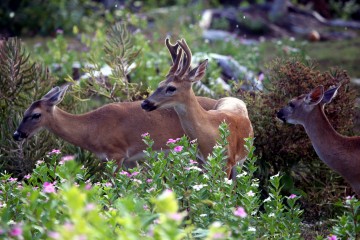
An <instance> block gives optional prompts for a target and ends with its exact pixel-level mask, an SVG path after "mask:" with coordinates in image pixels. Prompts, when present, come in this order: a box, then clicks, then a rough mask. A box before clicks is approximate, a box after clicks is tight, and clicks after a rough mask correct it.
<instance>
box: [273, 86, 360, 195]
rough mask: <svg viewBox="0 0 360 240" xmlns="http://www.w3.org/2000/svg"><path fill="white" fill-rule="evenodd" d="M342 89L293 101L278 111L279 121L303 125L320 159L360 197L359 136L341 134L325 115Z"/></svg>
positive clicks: (313, 92)
mask: <svg viewBox="0 0 360 240" xmlns="http://www.w3.org/2000/svg"><path fill="white" fill-rule="evenodd" d="M340 86H341V84H339V85H338V86H336V87H331V88H329V89H328V90H327V91H324V87H323V86H321V85H320V86H318V87H316V88H314V89H312V90H311V91H310V92H309V93H308V94H302V95H300V96H298V97H296V98H293V99H292V100H290V101H289V103H288V105H287V106H285V107H283V108H282V109H281V110H279V111H278V112H277V118H278V119H280V120H282V121H283V122H284V123H290V124H300V125H302V126H303V127H304V128H305V131H306V133H307V135H308V136H309V138H310V140H311V143H312V146H313V147H314V149H315V152H316V154H317V155H318V157H319V158H320V159H321V160H322V161H323V162H324V163H325V164H326V165H327V166H328V167H329V168H330V169H332V170H334V171H335V172H337V173H339V174H340V175H341V176H342V177H343V178H344V179H345V180H346V181H347V182H349V183H350V185H351V187H352V188H353V190H354V191H355V193H356V194H357V195H358V196H360V136H353V137H348V136H343V135H341V134H339V133H338V132H337V131H336V130H335V129H334V128H333V126H332V125H331V123H330V121H329V120H328V118H327V117H326V115H325V113H324V106H325V105H326V104H328V103H330V102H331V101H332V100H333V99H334V98H335V96H336V94H337V91H338V89H339V88H340Z"/></svg>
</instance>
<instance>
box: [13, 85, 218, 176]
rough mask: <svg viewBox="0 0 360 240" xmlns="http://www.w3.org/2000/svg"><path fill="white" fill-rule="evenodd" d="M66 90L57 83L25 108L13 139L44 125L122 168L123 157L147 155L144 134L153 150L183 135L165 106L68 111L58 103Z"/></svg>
mask: <svg viewBox="0 0 360 240" xmlns="http://www.w3.org/2000/svg"><path fill="white" fill-rule="evenodd" d="M66 90H67V86H66V87H63V88H60V87H55V88H53V89H51V90H50V92H48V93H47V94H46V95H45V96H44V97H43V98H42V99H40V100H38V101H35V102H34V103H32V104H31V106H30V107H29V108H28V109H27V110H26V111H25V114H24V118H23V120H22V122H21V123H20V126H19V127H18V129H17V130H16V132H15V133H14V135H13V137H14V139H15V140H18V141H20V140H23V139H25V138H28V137H31V136H32V135H34V134H35V133H36V131H37V130H39V129H41V128H45V129H47V130H49V131H51V132H53V133H54V134H55V135H57V136H59V137H60V138H62V139H64V140H65V141H67V142H69V143H71V144H74V145H76V146H79V147H81V148H83V149H86V150H89V151H90V152H92V153H95V154H96V155H97V156H98V157H99V158H101V159H103V160H106V159H114V160H116V162H117V164H118V167H117V170H119V168H120V166H121V165H122V163H123V161H124V160H126V161H125V164H126V165H127V166H134V164H133V163H134V161H137V160H140V159H142V158H143V157H144V156H143V150H144V149H145V147H146V145H145V144H144V143H143V141H142V138H141V134H143V133H146V132H148V133H149V134H150V136H151V138H152V139H153V140H154V142H155V143H154V146H153V149H154V150H161V149H162V148H167V147H166V142H167V140H168V139H169V138H177V137H182V136H183V135H184V131H183V130H182V128H181V127H180V122H179V120H178V117H177V115H176V113H175V112H174V111H173V110H171V109H169V110H166V109H164V110H163V111H159V112H154V113H152V114H151V115H149V114H147V113H145V111H144V110H142V109H141V107H140V104H141V102H140V101H137V102H122V103H111V104H107V105H105V106H103V107H100V108H98V109H96V110H94V111H91V112H88V113H85V114H81V115H73V114H70V113H67V112H65V111H63V110H61V109H60V108H58V107H57V106H56V105H57V104H59V103H60V102H61V100H62V99H63V97H64V95H65V92H66ZM198 101H199V102H200V103H201V105H202V106H203V107H204V108H206V109H212V108H214V106H215V104H216V100H213V99H210V98H204V97H201V98H198ZM117 170H116V171H117Z"/></svg>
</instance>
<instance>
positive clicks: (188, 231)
mask: <svg viewBox="0 0 360 240" xmlns="http://www.w3.org/2000/svg"><path fill="white" fill-rule="evenodd" d="M220 130H221V133H222V134H221V135H222V138H221V140H219V142H218V145H217V146H216V147H215V148H214V151H213V153H212V155H211V156H210V157H209V159H208V160H209V164H208V165H206V168H205V171H203V170H201V169H200V168H199V167H198V164H197V163H196V162H195V161H194V160H191V158H194V157H195V151H196V143H194V142H189V141H188V140H187V139H186V138H185V137H183V138H181V139H175V140H173V139H171V140H169V142H168V144H169V147H170V148H171V149H172V150H171V151H170V153H169V155H168V156H165V155H164V153H158V154H156V153H155V152H154V151H153V150H152V148H151V146H152V144H153V141H152V140H151V138H150V136H149V135H147V134H144V136H143V137H144V141H145V142H146V143H147V144H148V148H147V149H146V151H145V153H146V155H147V166H145V167H144V168H142V169H133V170H131V171H129V172H127V171H122V172H119V173H118V174H117V176H116V177H114V176H113V174H112V171H113V169H114V167H115V166H114V163H112V162H109V163H108V165H107V168H108V171H107V174H105V175H103V179H102V180H100V181H98V182H96V180H95V179H93V177H92V176H91V175H89V171H88V169H87V168H86V167H83V166H80V165H79V164H77V162H76V161H74V160H73V159H74V156H68V155H66V154H64V155H62V154H61V152H60V151H59V150H53V151H51V152H49V153H47V155H46V157H45V158H46V159H47V160H46V161H45V162H44V161H39V162H37V164H36V168H35V169H34V171H33V173H32V174H29V175H26V176H25V177H24V180H23V181H21V182H20V181H17V179H15V178H12V177H11V176H10V175H8V174H5V173H3V174H2V176H1V179H0V180H1V181H2V182H3V183H4V184H2V185H1V186H0V188H1V189H0V190H1V191H2V194H1V195H0V218H1V221H0V230H1V231H0V234H1V237H4V238H11V237H16V236H20V235H21V236H23V237H24V238H26V239H31V238H41V239H43V238H46V237H48V238H50V239H52V238H55V239H56V238H66V239H73V238H75V237H81V236H82V237H90V238H95V239H98V238H105V239H114V238H116V237H119V238H121V237H125V236H126V237H127V238H128V239H139V238H140V237H141V238H145V239H154V238H155V239H164V238H168V239H184V238H189V239H192V238H207V239H219V238H227V239H240V238H241V239H254V238H261V237H263V236H276V237H278V238H286V239H298V238H299V237H300V228H299V222H300V216H301V210H300V209H299V206H298V205H297V204H296V201H297V199H298V198H299V197H297V196H295V195H292V196H289V197H283V196H281V195H280V189H281V186H280V179H281V176H279V175H276V176H273V177H272V178H271V179H270V182H271V184H272V187H271V191H270V192H271V195H270V196H269V198H268V199H267V200H266V201H265V204H264V211H260V200H259V197H260V194H259V189H258V188H259V184H258V180H257V179H255V178H254V176H253V174H254V172H255V171H256V166H255V165H254V164H255V161H256V157H255V156H254V155H253V153H254V147H253V146H252V140H251V139H248V143H247V145H246V146H247V149H248V151H249V155H248V161H247V162H246V163H245V165H244V167H243V168H240V167H239V168H238V170H239V172H240V174H239V175H238V176H237V177H236V183H235V182H233V181H232V180H227V179H226V174H225V172H224V171H223V169H224V167H225V162H224V159H225V152H226V150H225V149H226V148H225V145H224V144H226V136H227V135H228V134H229V132H228V130H227V128H226V126H225V125H222V126H221V128H220ZM279 223H281V224H279ZM15 235H16V236H15Z"/></svg>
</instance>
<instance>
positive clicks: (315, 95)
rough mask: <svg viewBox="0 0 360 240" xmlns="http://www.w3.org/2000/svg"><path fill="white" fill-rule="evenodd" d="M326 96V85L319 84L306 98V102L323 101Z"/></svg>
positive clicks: (315, 102)
mask: <svg viewBox="0 0 360 240" xmlns="http://www.w3.org/2000/svg"><path fill="white" fill-rule="evenodd" d="M323 97H324V87H323V86H318V87H316V88H314V89H313V90H312V91H311V92H310V93H309V94H308V95H307V96H306V98H305V102H306V103H307V104H309V105H316V104H318V103H320V102H321V100H322V99H323Z"/></svg>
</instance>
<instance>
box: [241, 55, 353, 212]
mask: <svg viewBox="0 0 360 240" xmlns="http://www.w3.org/2000/svg"><path fill="white" fill-rule="evenodd" d="M269 71H270V72H269V73H270V77H269V81H268V82H267V84H266V86H267V87H266V88H267V90H266V91H264V92H261V93H242V98H244V99H245V101H246V102H247V106H248V111H249V115H250V118H251V121H252V123H253V126H254V132H255V145H256V154H257V155H258V156H259V178H260V179H262V180H263V183H264V184H265V185H267V184H266V182H265V181H266V179H268V176H269V175H273V174H276V173H277V172H279V171H281V172H284V173H285V176H284V178H283V181H284V184H285V185H284V190H285V191H291V192H294V191H298V192H300V193H301V194H302V195H304V196H307V198H306V197H305V198H304V199H305V202H304V204H310V203H311V204H312V205H313V206H312V207H314V208H315V209H318V208H321V206H319V205H318V204H320V205H322V204H325V203H324V201H329V202H333V200H334V199H335V198H337V197H339V195H341V194H343V193H344V190H343V188H344V187H345V186H346V185H347V184H346V183H344V181H343V179H342V178H341V177H339V176H338V175H337V174H336V173H334V172H333V171H332V170H330V169H329V168H328V167H327V166H325V164H323V163H322V162H321V161H320V160H319V158H318V157H317V155H316V153H315V151H314V150H313V147H312V145H311V142H310V140H309V138H308V136H307V134H306V132H305V130H304V129H303V127H302V126H300V125H296V126H294V125H290V124H288V125H284V124H282V123H281V122H280V121H279V120H278V119H276V112H277V111H278V110H279V109H280V108H282V107H283V106H285V105H286V104H287V103H288V101H289V100H290V99H291V98H293V97H296V96H299V95H301V94H304V93H308V92H309V91H310V90H311V89H313V88H314V87H316V86H319V85H323V86H324V87H325V89H327V88H328V87H330V86H331V85H336V84H337V83H339V82H342V86H341V88H340V90H339V92H338V95H337V96H336V98H335V99H334V100H333V102H332V103H330V104H328V105H327V106H326V107H325V111H326V115H327V116H328V118H329V119H330V122H331V123H332V125H333V126H334V128H335V129H336V130H337V131H339V132H340V133H342V134H346V135H349V134H351V132H352V127H353V124H352V119H353V117H352V115H353V112H354V111H353V109H354V102H355V92H354V91H353V90H351V89H349V82H350V80H349V76H348V75H347V73H346V72H345V71H342V70H331V71H330V72H325V73H320V72H319V71H317V70H316V69H315V66H314V64H313V63H307V64H304V63H301V62H299V61H297V60H296V59H292V60H276V61H274V62H273V63H272V64H271V66H270V67H269ZM348 193H350V191H348ZM325 196H326V197H325ZM325 199H326V200H325ZM307 201H309V202H308V203H306V202H307ZM318 210H320V209H318ZM322 211H325V210H324V209H322ZM329 211H331V210H330V209H329ZM315 212H317V211H316V210H315V211H314V212H313V213H315ZM325 212H326V211H325Z"/></svg>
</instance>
